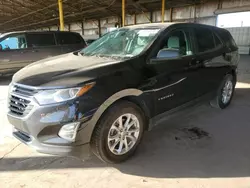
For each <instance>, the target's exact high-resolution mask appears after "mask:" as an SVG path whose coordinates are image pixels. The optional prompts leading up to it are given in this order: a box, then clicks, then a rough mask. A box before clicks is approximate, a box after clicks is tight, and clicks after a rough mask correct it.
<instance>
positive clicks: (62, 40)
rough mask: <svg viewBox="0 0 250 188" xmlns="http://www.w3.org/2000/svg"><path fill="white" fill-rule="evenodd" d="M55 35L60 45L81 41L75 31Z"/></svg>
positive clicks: (79, 42)
mask: <svg viewBox="0 0 250 188" xmlns="http://www.w3.org/2000/svg"><path fill="white" fill-rule="evenodd" d="M56 36H57V37H56V38H57V43H58V44H61V45H66V44H81V43H83V39H82V38H81V36H80V35H78V34H75V33H57V34H56Z"/></svg>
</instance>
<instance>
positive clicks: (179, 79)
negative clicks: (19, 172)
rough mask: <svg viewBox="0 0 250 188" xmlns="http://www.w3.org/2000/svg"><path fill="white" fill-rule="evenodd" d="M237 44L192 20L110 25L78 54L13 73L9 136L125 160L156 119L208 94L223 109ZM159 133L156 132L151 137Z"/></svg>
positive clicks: (44, 147) (59, 150)
mask: <svg viewBox="0 0 250 188" xmlns="http://www.w3.org/2000/svg"><path fill="white" fill-rule="evenodd" d="M238 62H239V55H238V48H237V46H236V44H235V42H234V40H233V38H232V36H231V35H230V33H229V32H228V31H226V30H224V29H220V28H216V27H212V26H205V25H199V24H191V23H178V24H174V23H166V24H149V25H147V24H146V25H135V26H129V27H124V28H120V29H117V30H115V31H112V32H110V33H108V34H106V35H104V36H103V37H101V38H100V39H98V40H97V41H95V42H94V43H92V44H91V45H89V46H88V47H87V48H85V49H83V50H82V51H80V52H79V53H68V54H65V55H60V56H56V57H52V58H49V59H45V60H41V61H38V62H36V63H33V64H31V65H28V66H26V67H25V68H23V69H22V70H20V71H19V72H17V73H16V74H15V75H14V76H13V79H12V83H11V84H10V89H9V112H8V119H9V122H10V123H11V124H12V125H13V126H14V132H13V135H14V136H15V137H16V138H18V139H19V140H20V141H21V142H23V143H25V144H27V145H29V146H31V147H33V148H34V149H35V150H37V151H38V152H42V153H48V154H55V155H73V156H78V157H81V158H85V157H86V156H88V154H89V153H90V152H91V151H92V152H93V153H94V154H95V155H96V156H98V157H99V158H100V159H101V160H103V161H105V162H108V163H118V162H122V161H124V160H126V159H128V158H129V157H130V156H131V155H132V154H133V153H134V152H135V150H136V148H137V146H138V145H139V143H140V141H141V139H142V136H143V133H144V131H146V130H150V129H151V128H152V127H153V126H155V125H156V124H157V122H159V120H160V119H161V118H166V117H168V116H169V114H172V113H177V112H180V111H181V110H183V109H184V108H186V107H188V106H191V105H193V104H195V103H198V102H201V101H204V100H208V101H211V104H212V106H214V107H217V108H221V109H224V108H226V107H227V106H228V105H229V104H230V102H231V100H232V97H233V93H234V88H235V84H236V68H237V64H238ZM156 139H157V138H156Z"/></svg>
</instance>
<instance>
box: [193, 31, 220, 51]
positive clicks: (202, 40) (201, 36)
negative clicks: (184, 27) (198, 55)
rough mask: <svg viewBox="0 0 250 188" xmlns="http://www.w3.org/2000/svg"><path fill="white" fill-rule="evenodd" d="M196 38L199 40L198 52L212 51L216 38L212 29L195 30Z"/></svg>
mask: <svg viewBox="0 0 250 188" xmlns="http://www.w3.org/2000/svg"><path fill="white" fill-rule="evenodd" d="M194 30H195V36H196V40H197V47H198V52H206V51H209V50H212V49H213V48H214V47H215V46H214V37H213V33H212V32H211V31H210V29H206V28H195V29H194Z"/></svg>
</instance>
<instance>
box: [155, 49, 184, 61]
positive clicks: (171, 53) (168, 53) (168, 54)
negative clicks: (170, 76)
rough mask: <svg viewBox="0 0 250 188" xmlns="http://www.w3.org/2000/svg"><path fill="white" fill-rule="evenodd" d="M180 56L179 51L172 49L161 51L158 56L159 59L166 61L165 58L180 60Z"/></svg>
mask: <svg viewBox="0 0 250 188" xmlns="http://www.w3.org/2000/svg"><path fill="white" fill-rule="evenodd" d="M180 56H181V55H180V50H178V49H171V48H165V49H161V50H160V51H159V52H158V54H157V57H156V58H157V59H163V58H164V59H165V58H171V59H172V58H179V57H180Z"/></svg>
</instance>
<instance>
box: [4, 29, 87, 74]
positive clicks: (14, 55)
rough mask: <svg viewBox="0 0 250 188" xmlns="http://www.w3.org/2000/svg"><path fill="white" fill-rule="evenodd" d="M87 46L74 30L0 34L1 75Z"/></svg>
mask: <svg viewBox="0 0 250 188" xmlns="http://www.w3.org/2000/svg"><path fill="white" fill-rule="evenodd" d="M85 46H86V43H85V41H84V39H83V38H82V37H81V35H80V34H78V33H74V32H60V31H39V32H29V31H25V32H12V33H6V34H3V35H1V36H0V75H4V74H10V73H15V72H16V71H18V70H19V69H21V68H23V67H24V66H26V65H28V64H30V63H33V62H35V61H38V60H41V59H44V58H47V57H52V56H56V55H60V54H65V53H68V52H72V51H76V50H80V49H82V48H84V47H85Z"/></svg>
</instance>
